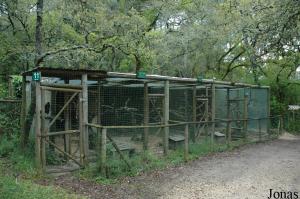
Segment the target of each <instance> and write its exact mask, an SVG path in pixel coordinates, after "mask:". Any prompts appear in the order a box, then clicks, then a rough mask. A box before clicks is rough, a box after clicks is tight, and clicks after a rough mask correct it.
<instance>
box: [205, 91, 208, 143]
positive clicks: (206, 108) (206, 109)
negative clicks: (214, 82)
mask: <svg viewBox="0 0 300 199" xmlns="http://www.w3.org/2000/svg"><path fill="white" fill-rule="evenodd" d="M205 96H206V98H207V100H206V101H205V122H206V124H205V129H204V132H205V137H207V134H208V120H209V113H208V112H209V104H208V103H209V102H208V99H209V96H208V87H206V88H205Z"/></svg>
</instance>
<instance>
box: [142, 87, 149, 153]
mask: <svg viewBox="0 0 300 199" xmlns="http://www.w3.org/2000/svg"><path fill="white" fill-rule="evenodd" d="M148 92H149V89H148V83H147V82H146V83H144V125H145V126H148V125H149V95H148ZM143 137H144V139H143V141H144V142H143V148H144V150H147V149H148V141H149V128H147V127H145V128H144V136H143Z"/></svg>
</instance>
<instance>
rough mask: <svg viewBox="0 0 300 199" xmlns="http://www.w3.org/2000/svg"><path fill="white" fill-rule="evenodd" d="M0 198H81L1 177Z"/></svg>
mask: <svg viewBox="0 0 300 199" xmlns="http://www.w3.org/2000/svg"><path fill="white" fill-rule="evenodd" d="M0 198H7V199H19V198H22V199H35V198H36V199H52V198H53V199H57V198H70V199H71V198H74V199H75V198H83V197H79V196H76V195H71V194H68V193H67V192H66V191H64V190H62V189H60V188H58V187H52V186H47V187H46V186H41V185H37V184H34V183H32V182H31V181H29V180H21V181H19V182H16V180H15V179H14V178H13V177H9V176H1V178H0Z"/></svg>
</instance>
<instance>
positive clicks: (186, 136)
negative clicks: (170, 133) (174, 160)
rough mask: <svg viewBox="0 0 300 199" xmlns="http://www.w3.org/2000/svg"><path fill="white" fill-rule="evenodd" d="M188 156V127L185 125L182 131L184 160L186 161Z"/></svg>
mask: <svg viewBox="0 0 300 199" xmlns="http://www.w3.org/2000/svg"><path fill="white" fill-rule="evenodd" d="M188 156H189V125H188V124H186V125H185V129H184V160H185V161H188Z"/></svg>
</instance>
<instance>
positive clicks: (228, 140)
mask: <svg viewBox="0 0 300 199" xmlns="http://www.w3.org/2000/svg"><path fill="white" fill-rule="evenodd" d="M226 101H227V103H226V108H227V110H226V112H227V120H228V121H227V123H226V140H227V146H228V147H229V146H230V143H231V135H230V138H229V134H231V121H230V120H231V114H230V90H229V88H227V89H226Z"/></svg>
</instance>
